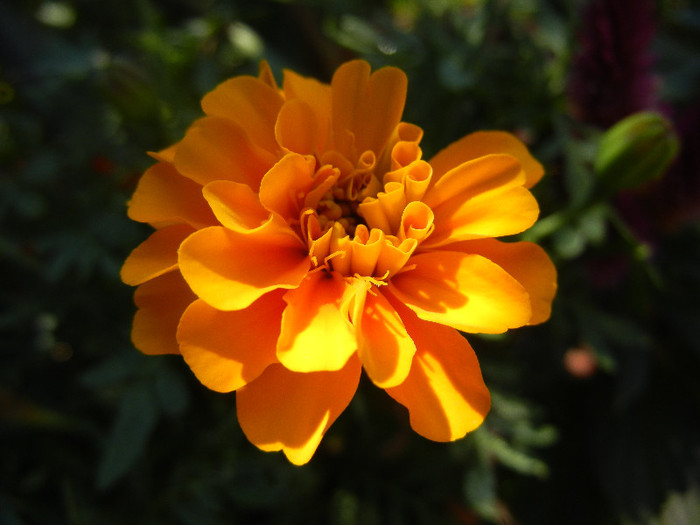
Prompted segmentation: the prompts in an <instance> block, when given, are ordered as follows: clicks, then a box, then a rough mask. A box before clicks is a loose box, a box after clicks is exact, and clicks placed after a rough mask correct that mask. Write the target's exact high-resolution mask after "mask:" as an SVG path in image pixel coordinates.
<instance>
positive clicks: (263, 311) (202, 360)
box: [177, 291, 285, 392]
mask: <svg viewBox="0 0 700 525" xmlns="http://www.w3.org/2000/svg"><path fill="white" fill-rule="evenodd" d="M282 293H283V292H282V291H273V292H270V293H268V294H265V295H263V296H262V297H261V298H260V299H258V300H257V301H255V302H254V303H253V304H251V305H250V306H249V307H248V308H245V309H243V310H238V311H236V312H222V311H221V310H217V309H215V308H212V307H211V306H209V305H208V304H207V303H205V302H204V301H202V300H201V299H198V300H197V301H195V302H194V303H192V304H191V305H190V306H189V307H188V308H187V310H186V311H185V313H184V315H183V316H182V319H181V321H180V325H179V327H178V330H177V340H178V342H179V343H180V353H181V354H182V357H183V358H184V359H185V361H186V362H187V364H188V365H189V367H190V368H191V369H192V372H194V374H195V375H196V376H197V379H199V380H200V381H201V382H202V384H203V385H204V386H206V387H207V388H210V389H212V390H216V391H217V392H231V391H232V390H236V389H238V388H240V387H242V386H243V385H246V384H248V383H250V382H251V381H253V380H254V379H255V378H257V377H258V376H259V375H260V374H261V373H262V372H263V370H265V368H267V366H268V365H270V364H272V363H275V362H277V358H276V357H275V348H276V345H277V337H278V336H279V333H280V330H279V327H280V319H281V318H282V310H283V309H284V307H285V303H284V301H283V300H282Z"/></svg>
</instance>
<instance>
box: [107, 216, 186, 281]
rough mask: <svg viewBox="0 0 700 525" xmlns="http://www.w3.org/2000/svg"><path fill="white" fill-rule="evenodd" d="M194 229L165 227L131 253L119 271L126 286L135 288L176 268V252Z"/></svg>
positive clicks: (179, 226)
mask: <svg viewBox="0 0 700 525" xmlns="http://www.w3.org/2000/svg"><path fill="white" fill-rule="evenodd" d="M193 231H194V229H193V228H192V227H191V226H188V225H186V224H178V225H175V226H166V227H165V228H162V229H160V230H156V231H154V232H153V233H152V234H151V236H150V237H149V238H148V239H146V240H145V241H143V242H142V243H141V244H140V245H139V246H137V247H136V248H135V249H134V251H132V252H131V254H130V255H129V257H127V259H126V261H124V266H122V270H121V278H122V281H124V282H125V283H126V284H129V285H131V286H136V285H138V284H141V283H144V282H146V281H148V280H150V279H153V278H154V277H158V276H159V275H162V274H164V273H166V272H169V271H171V270H174V269H175V268H177V250H178V248H179V247H180V243H182V241H183V240H185V238H186V237H187V236H188V235H190V234H191V233H192V232H193Z"/></svg>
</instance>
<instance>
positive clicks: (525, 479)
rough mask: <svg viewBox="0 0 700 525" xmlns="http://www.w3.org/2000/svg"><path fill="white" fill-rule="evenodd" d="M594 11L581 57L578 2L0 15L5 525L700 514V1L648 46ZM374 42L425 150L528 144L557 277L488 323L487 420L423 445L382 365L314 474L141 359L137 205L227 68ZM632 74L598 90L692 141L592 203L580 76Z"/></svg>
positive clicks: (165, 364)
mask: <svg viewBox="0 0 700 525" xmlns="http://www.w3.org/2000/svg"><path fill="white" fill-rule="evenodd" d="M595 1H596V2H597V3H598V4H607V5H608V6H614V9H613V10H612V11H610V12H608V14H605V11H604V10H603V11H600V12H599V14H598V15H597V16H598V17H599V18H598V19H597V21H598V27H605V23H606V20H608V22H609V21H610V20H612V21H613V25H612V27H613V28H617V29H615V30H613V31H612V35H613V36H612V40H611V41H609V42H607V44H605V45H607V46H608V48H609V49H608V51H610V53H612V54H610V53H608V54H607V55H606V54H605V53H599V55H600V56H603V57H604V58H603V59H600V58H599V60H598V61H597V62H596V61H595V60H593V61H592V62H589V63H588V65H587V66H585V61H583V62H582V61H581V60H580V59H577V57H578V56H579V54H580V50H581V49H582V42H585V41H586V40H585V38H586V37H585V35H583V34H584V33H585V32H586V27H588V28H589V29H590V27H591V26H590V24H589V25H588V26H586V23H585V20H586V17H585V16H584V15H583V14H582V13H583V12H584V10H585V9H586V5H587V4H588V2H583V1H578V2H568V1H564V0H522V1H517V2H509V1H506V0H494V1H488V2H486V1H480V0H471V1H467V0H463V1H457V0H431V1H428V0H394V1H388V0H386V1H384V2H375V1H370V0H362V1H357V0H353V1H351V0H332V1H328V2H326V1H321V0H316V1H307V2H302V1H291V0H290V1H284V2H283V1H279V2H273V1H255V2H253V1H250V2H243V1H239V2H233V1H229V2H225V1H216V0H205V1H202V2H198V1H195V0H174V1H167V2H166V1H156V0H100V1H95V0H67V1H64V2H41V1H38V0H24V1H19V0H16V1H10V2H3V3H1V4H0V59H1V62H0V275H1V276H2V277H0V279H2V282H1V286H0V523H1V524H3V525H16V524H57V525H59V524H93V523H99V524H122V523H131V524H134V525H136V524H160V523H163V524H171V523H172V524H183V525H187V524H197V525H199V524H224V523H226V524H230V523H270V524H272V523H274V524H309V523H311V524H314V523H337V524H353V523H358V524H359V523H361V524H385V523H386V524H433V523H457V524H459V523H461V524H477V523H503V524H545V525H546V524H618V523H622V524H647V523H648V524H658V525H662V524H663V525H671V524H673V525H684V524H687V525H690V524H697V523H700V417H699V416H700V381H698V374H699V372H700V336H699V335H698V332H697V330H698V325H699V324H700V303H699V302H698V299H697V297H698V296H700V226H699V222H698V211H699V210H700V205H699V204H698V203H699V202H700V182H699V181H698V179H699V178H700V161H699V160H698V153H697V152H698V151H700V144H698V131H697V129H698V123H699V122H700V100H699V99H698V97H697V95H698V93H700V63H699V62H698V59H697V57H698V56H700V6H699V5H698V3H697V2H692V1H689V0H685V1H684V0H666V1H664V2H659V3H656V4H655V5H654V6H653V7H655V9H654V15H653V18H652V19H651V22H650V23H651V24H652V26H653V24H654V23H656V24H657V27H656V32H655V33H654V38H653V40H652V41H651V45H650V47H649V48H646V47H645V46H643V45H642V47H640V48H638V49H635V48H634V46H632V48H631V51H630V50H629V49H627V48H626V47H625V45H627V44H630V42H632V41H633V40H634V39H633V38H632V37H630V36H629V34H628V33H626V32H625V31H626V28H625V24H633V23H635V22H634V20H633V19H634V16H626V15H629V14H630V13H632V12H633V11H634V12H636V10H637V9H638V6H639V5H640V3H637V2H634V1H626V0H616V1H615V0H609V1H603V2H601V0H595ZM641 3H642V4H643V3H644V2H641ZM589 9H590V8H589ZM615 9H617V10H618V14H617V15H615V14H614V11H615ZM620 10H621V12H622V16H620V14H619V11H620ZM600 13H602V14H600ZM611 13H613V14H611ZM615 16H617V18H615ZM606 17H607V18H606ZM601 24H602V25H601ZM594 25H595V24H594ZM652 29H653V27H652ZM616 31H617V32H616ZM632 33H633V31H632ZM582 35H583V36H582ZM616 39H617V40H616ZM593 40H595V39H593ZM589 41H590V38H589ZM623 44H624V45H623ZM627 47H628V48H629V46H627ZM625 49H627V51H625ZM621 50H622V51H621ZM635 53H636V55H635ZM638 55H641V56H643V57H647V58H649V57H651V59H650V60H647V62H644V61H642V62H641V65H639V64H638V61H637V62H635V60H636V58H635V56H636V57H637V58H638ZM358 56H359V57H363V58H365V59H367V60H369V61H370V62H371V63H372V65H373V66H375V67H379V66H382V65H386V64H392V65H398V66H400V67H402V68H403V69H404V70H405V71H406V72H407V74H408V76H409V94H408V103H407V108H406V112H405V119H406V120H408V121H410V122H415V123H417V124H419V125H420V126H422V127H423V128H424V129H425V131H426V138H425V140H424V143H423V145H424V151H425V153H426V157H429V156H430V155H431V154H432V153H435V152H436V151H437V150H438V149H439V148H440V147H443V146H445V145H447V144H448V143H449V142H450V141H452V140H455V139H457V138H459V137H460V136H462V135H464V134H466V133H468V132H470V131H474V130H477V129H494V128H499V129H506V130H511V131H513V132H515V133H517V134H518V135H519V136H520V137H521V138H523V139H524V140H525V141H526V142H527V143H528V144H529V145H530V146H531V148H532V149H533V151H534V152H535V154H536V155H537V156H538V158H540V159H541V160H542V161H543V163H544V164H545V166H546V168H547V173H548V174H547V176H546V178H545V179H543V181H542V182H541V183H540V184H539V185H538V187H537V188H536V189H535V192H536V194H537V196H538V199H539V201H540V203H541V208H542V215H541V216H542V219H543V220H542V221H541V224H540V225H539V226H537V227H536V228H535V229H534V230H533V231H532V232H529V233H527V234H526V235H525V238H529V239H533V240H537V242H539V243H541V244H542V245H543V246H544V247H545V248H546V249H547V250H548V251H549V253H550V254H551V255H552V257H553V259H554V260H555V262H556V264H557V266H558V268H559V272H560V291H559V294H558V297H557V299H556V301H555V304H554V312H553V315H552V319H551V321H550V322H549V323H547V324H545V325H543V326H538V327H534V328H524V329H521V330H517V331H515V332H514V333H512V334H508V335H506V336H499V337H488V338H487V337H471V338H470V340H471V341H472V343H473V345H474V347H475V348H476V351H477V353H478V354H479V358H480V360H481V363H482V366H483V371H484V374H485V377H486V380H487V384H488V385H489V386H490V388H491V389H492V393H493V409H492V412H491V414H490V415H489V417H488V418H487V420H486V423H485V424H484V425H483V427H482V428H481V429H479V430H478V431H476V432H474V433H472V434H471V435H469V436H467V437H466V438H465V439H463V440H460V441H458V442H456V443H452V444H439V443H432V442H429V441H427V440H425V439H423V438H421V437H420V436H417V435H416V434H415V433H413V432H412V431H411V430H410V428H409V426H408V417H407V414H406V412H405V410H404V409H403V408H401V407H400V406H398V405H397V404H396V403H395V402H393V400H391V399H389V398H388V396H386V395H385V394H384V393H383V392H382V391H380V390H378V389H376V388H374V387H373V386H372V385H371V384H370V383H369V382H368V381H363V382H362V384H361V388H360V390H359V391H358V394H357V396H356V398H355V399H354V400H353V402H352V404H351V405H350V407H349V408H348V410H347V411H346V412H345V413H344V414H343V415H342V416H341V418H340V419H339V420H338V422H337V423H336V424H335V425H334V426H333V427H332V428H331V430H330V431H329V433H328V435H327V436H326V438H325V439H324V441H323V443H322V444H321V446H320V448H319V450H318V452H317V454H316V456H315V457H314V458H313V459H312V461H311V462H310V464H308V465H307V466H305V467H302V468H298V467H294V466H292V465H290V464H288V463H287V461H286V460H285V459H284V457H283V455H282V454H267V453H263V452H260V451H258V450H257V449H256V448H255V447H254V446H253V445H251V444H249V443H248V442H247V441H246V439H245V438H244V436H243V435H242V433H241V430H240V428H239V427H238V424H237V422H236V417H235V399H234V394H230V395H222V394H216V393H213V392H210V391H208V390H206V389H205V388H204V387H203V386H201V385H200V384H199V383H198V382H197V381H196V379H195V378H194V377H193V376H192V374H191V373H190V371H189V369H188V368H187V367H186V365H185V364H184V363H183V362H182V361H181V359H180V358H178V357H176V356H164V357H146V356H142V355H141V354H140V353H139V352H137V351H136V350H135V349H134V348H133V347H132V345H131V343H130V340H129V330H130V324H131V318H132V315H133V312H134V307H133V304H132V293H133V290H132V289H130V288H129V287H127V286H125V285H123V284H121V283H120V281H119V277H118V273H119V268H120V265H121V263H122V261H123V260H124V258H125V257H126V256H127V255H128V253H129V252H130V250H131V249H132V248H133V247H135V246H136V245H137V244H138V243H139V242H140V241H141V240H143V239H144V238H145V237H146V235H147V234H148V231H149V229H148V228H147V227H144V226H143V225H138V224H135V223H132V222H131V221H129V220H128V219H127V217H126V215H125V203H126V201H127V199H128V197H129V195H130V194H131V192H132V191H133V189H134V187H135V184H136V181H137V180H138V176H139V174H140V173H141V172H142V171H143V169H144V168H145V167H147V166H148V165H149V164H150V163H151V162H152V161H151V160H150V159H149V158H148V157H147V156H146V154H145V151H147V150H156V149H159V148H162V147H165V146H167V145H168V144H170V143H172V142H173V141H175V140H177V139H178V138H179V137H181V135H182V133H183V132H184V130H185V129H186V127H187V126H188V124H189V123H190V122H191V121H192V120H193V119H195V118H197V116H199V115H200V114H201V113H200V109H199V99H200V98H201V96H202V95H203V94H204V93H206V92H207V91H208V90H210V89H212V88H213V87H214V86H215V85H216V84H217V83H218V82H220V81H222V80H223V79H225V78H227V77H230V76H233V75H236V74H242V73H255V72H256V70H257V64H258V61H259V60H260V59H261V58H265V59H267V60H268V61H269V62H270V64H271V66H272V68H273V70H274V71H275V73H276V74H278V75H279V74H280V73H281V71H282V69H283V68H285V67H289V68H292V69H295V70H297V71H299V72H301V73H304V74H309V75H314V76H316V77H318V78H321V79H323V80H326V81H327V80H329V79H330V75H331V74H332V71H333V70H334V69H335V67H337V65H339V64H340V63H341V62H343V61H344V60H346V59H349V58H352V57H358ZM611 56H612V58H610V57H611ZM605 57H607V58H605ZM606 60H608V62H606ZM616 61H617V62H616ZM633 63H634V64H637V65H638V66H639V67H638V68H637V70H636V73H635V70H634V67H627V69H625V67H626V66H630V64H633ZM582 64H583V65H582ZM584 66H585V67H584ZM623 66H624V67H623ZM635 67H636V66H635ZM577 68H578V69H577ZM630 71H632V72H630ZM616 72H617V73H620V72H623V73H624V75H623V80H626V79H632V80H634V79H635V78H637V77H635V74H638V75H639V78H640V79H641V80H645V79H646V80H649V79H651V82H650V83H647V84H644V82H641V84H639V85H641V86H642V87H639V86H637V87H634V86H633V87H632V88H629V90H628V91H627V92H626V91H625V89H626V88H625V89H623V88H620V89H618V88H615V89H614V90H612V91H611V90H610V89H608V94H607V95H605V93H603V94H601V95H596V96H600V97H604V96H608V97H610V96H611V97H613V99H614V98H615V97H619V98H620V100H619V101H618V102H619V103H620V104H619V106H616V105H615V104H613V106H612V107H613V108H617V107H620V108H621V107H622V106H623V105H624V104H622V98H626V102H629V101H630V100H632V101H633V102H634V101H635V100H637V99H634V97H635V96H636V95H639V90H640V89H641V90H645V89H646V90H647V91H645V92H644V93H642V94H644V95H651V96H641V97H638V99H639V103H638V104H637V106H638V107H636V108H634V109H635V110H642V109H656V110H661V111H663V112H664V113H665V114H666V115H667V116H668V117H669V119H670V120H672V121H673V122H674V124H675V125H676V127H677V130H678V133H679V136H680V139H681V143H682V149H681V154H680V156H679V157H678V159H677V161H676V163H675V164H674V165H672V166H671V169H670V170H669V172H668V173H667V175H666V176H665V177H664V178H663V179H661V181H659V182H653V183H651V184H647V185H645V186H643V187H641V188H635V189H632V190H627V191H625V192H623V193H622V194H619V195H615V196H613V197H611V198H608V199H606V200H601V199H600V198H598V197H596V196H597V195H598V193H596V184H597V182H596V175H595V173H594V172H593V169H592V166H593V161H594V159H595V155H596V146H597V143H598V137H599V136H600V134H601V133H602V132H603V131H604V129H605V128H606V127H607V125H609V123H608V124H602V123H601V121H600V120H596V118H597V117H596V116H595V110H596V109H597V105H598V102H596V99H595V98H592V99H591V97H589V98H588V99H585V97H584V98H581V97H580V96H579V98H577V95H575V94H572V93H574V91H575V90H571V89H568V87H567V86H569V85H570V84H571V82H570V81H569V79H571V78H578V80H577V82H584V84H582V85H586V86H588V85H589V84H590V86H593V88H592V89H593V91H591V90H589V95H590V93H593V94H594V95H595V93H596V91H595V89H596V86H597V88H598V89H602V92H604V91H605V89H606V88H610V86H613V85H614V86H617V85H618V84H614V83H613V82H612V80H611V78H612V77H611V75H612V76H614V75H615V74H616ZM575 73H576V74H578V77H576V74H575ZM618 76H619V75H618ZM582 78H583V80H581V79H582ZM618 80H620V79H619V78H618ZM623 84H624V82H623ZM635 85H636V84H635ZM635 89H637V92H635ZM611 93H612V94H611ZM635 93H636V95H635ZM629 97H632V98H631V99H630V98H629ZM591 100H593V102H591ZM599 100H601V101H602V98H601V99H599ZM613 102H614V100H613ZM601 104H602V102H601ZM628 105H629V104H627V106H628ZM627 106H625V107H627ZM621 113H623V114H618V115H616V117H615V118H616V119H619V118H622V117H624V116H626V114H624V111H621Z"/></svg>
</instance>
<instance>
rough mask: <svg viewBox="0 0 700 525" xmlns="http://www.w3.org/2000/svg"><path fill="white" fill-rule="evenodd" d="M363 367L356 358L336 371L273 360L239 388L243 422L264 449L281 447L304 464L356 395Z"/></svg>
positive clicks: (240, 418) (238, 402)
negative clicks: (294, 368) (300, 368)
mask: <svg viewBox="0 0 700 525" xmlns="http://www.w3.org/2000/svg"><path fill="white" fill-rule="evenodd" d="M360 371H361V367H360V363H359V361H358V360H357V358H352V359H350V360H349V361H348V363H347V364H346V365H345V367H344V368H343V369H341V370H339V371H337V372H310V373H305V374H304V373H298V372H291V371H290V370H287V369H286V368H285V367H284V366H282V365H278V364H275V365H270V366H269V367H268V368H267V369H266V370H265V371H264V372H263V374H262V375H261V376H260V377H259V378H257V379H256V380H255V381H253V382H252V383H249V384H247V385H246V386H244V387H243V388H241V389H240V390H238V392H236V407H237V411H238V421H239V423H240V425H241V428H242V429H243V432H244V433H245V435H246V436H247V437H248V440H250V442H251V443H253V444H255V445H256V446H257V447H259V448H261V449H262V450H268V451H271V450H282V451H284V454H285V455H286V456H287V458H288V459H289V460H290V461H291V462H292V463H294V464H295V465H303V464H304V463H307V462H308V461H309V460H310V459H311V457H312V456H313V454H314V452H315V451H316V448H317V447H318V445H319V443H320V442H321V438H323V435H324V434H325V433H326V431H327V430H328V428H330V426H331V425H332V424H333V423H334V422H335V420H336V419H337V418H338V416H339V415H340V414H341V413H342V412H343V410H345V408H346V407H347V406H348V404H349V403H350V400H351V399H352V397H353V396H354V395H355V391H356V390H357V385H358V383H359V380H360Z"/></svg>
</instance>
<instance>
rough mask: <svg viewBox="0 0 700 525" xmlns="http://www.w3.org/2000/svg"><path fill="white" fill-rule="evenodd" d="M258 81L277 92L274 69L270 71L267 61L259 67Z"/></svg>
mask: <svg viewBox="0 0 700 525" xmlns="http://www.w3.org/2000/svg"><path fill="white" fill-rule="evenodd" d="M258 80H260V81H262V82H264V83H265V84H267V85H268V86H270V87H271V88H272V89H274V90H277V82H276V81H275V75H273V74H272V69H270V64H269V63H268V62H267V60H261V61H260V65H259V66H258Z"/></svg>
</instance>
